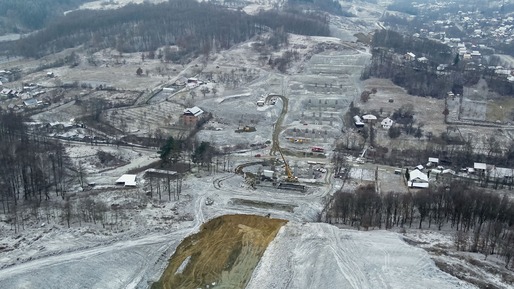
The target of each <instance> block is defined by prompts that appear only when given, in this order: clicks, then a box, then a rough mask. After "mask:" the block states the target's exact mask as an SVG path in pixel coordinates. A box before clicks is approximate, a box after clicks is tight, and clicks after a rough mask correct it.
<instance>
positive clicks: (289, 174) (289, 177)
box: [277, 146, 298, 183]
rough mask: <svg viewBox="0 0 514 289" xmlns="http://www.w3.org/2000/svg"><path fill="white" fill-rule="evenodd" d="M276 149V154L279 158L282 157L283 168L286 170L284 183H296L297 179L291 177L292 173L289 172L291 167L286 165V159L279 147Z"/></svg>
mask: <svg viewBox="0 0 514 289" xmlns="http://www.w3.org/2000/svg"><path fill="white" fill-rule="evenodd" d="M277 148H278V152H279V153H280V156H281V157H282V161H284V166H285V168H286V175H287V178H286V181H287V182H290V183H296V182H298V178H297V177H295V176H294V175H293V172H292V171H291V167H289V165H288V164H287V162H286V158H285V157H284V154H283V153H282V150H281V149H280V147H279V146H277Z"/></svg>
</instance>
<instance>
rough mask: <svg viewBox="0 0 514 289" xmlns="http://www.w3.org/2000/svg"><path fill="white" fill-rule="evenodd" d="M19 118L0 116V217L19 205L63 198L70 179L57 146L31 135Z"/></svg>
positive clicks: (61, 149)
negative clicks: (0, 206)
mask: <svg viewBox="0 0 514 289" xmlns="http://www.w3.org/2000/svg"><path fill="white" fill-rule="evenodd" d="M23 121H24V119H23V117H22V116H19V115H16V114H12V113H0V139H1V140H2V142H0V198H1V202H2V211H3V213H8V212H10V211H11V210H13V209H15V208H16V206H17V205H18V204H19V203H22V202H34V203H36V204H40V203H41V202H42V201H44V200H49V199H50V197H51V194H55V195H56V196H58V197H62V198H64V197H65V194H66V191H67V189H68V184H69V180H70V178H71V177H72V176H73V173H72V171H71V165H70V162H69V157H68V156H67V154H66V152H65V150H64V147H63V145H62V144H61V143H59V142H57V141H54V140H51V139H48V138H45V137H43V136H39V135H37V134H31V133H30V132H29V131H28V130H27V127H26V126H25V125H24V123H23Z"/></svg>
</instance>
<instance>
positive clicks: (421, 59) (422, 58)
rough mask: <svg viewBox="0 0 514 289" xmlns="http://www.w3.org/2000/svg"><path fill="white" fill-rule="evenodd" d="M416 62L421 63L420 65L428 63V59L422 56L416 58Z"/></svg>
mask: <svg viewBox="0 0 514 289" xmlns="http://www.w3.org/2000/svg"><path fill="white" fill-rule="evenodd" d="M418 62H421V63H428V58H426V57H424V56H423V57H420V58H418Z"/></svg>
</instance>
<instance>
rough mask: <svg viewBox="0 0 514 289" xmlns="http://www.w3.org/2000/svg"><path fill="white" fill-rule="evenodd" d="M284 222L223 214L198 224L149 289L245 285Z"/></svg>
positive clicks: (236, 286)
mask: <svg viewBox="0 0 514 289" xmlns="http://www.w3.org/2000/svg"><path fill="white" fill-rule="evenodd" d="M285 223H286V221H284V220H279V219H269V218H266V217H262V216H255V215H226V216H222V217H218V218H216V219H213V220H211V221H209V222H207V223H205V224H204V225H203V226H202V229H201V230H200V232H199V233H197V234H195V235H192V236H189V237H187V238H186V239H184V241H183V242H182V243H181V244H180V245H179V246H178V248H177V250H176V252H175V253H174V254H173V256H172V257H171V259H170V262H169V265H168V267H167V268H166V270H165V271H164V273H163V275H162V276H161V278H160V280H159V281H157V282H155V283H154V284H152V287H151V288H152V289H161V288H162V289H168V288H169V289H179V288H184V289H187V288H193V289H196V288H205V286H206V285H210V286H212V285H216V287H220V288H245V286H246V284H247V283H248V281H249V280H250V278H251V276H252V272H253V270H254V269H255V267H256V266H257V264H258V263H259V260H260V258H261V257H262V254H264V251H265V250H266V248H267V247H268V244H269V243H270V242H271V241H272V240H273V239H274V238H275V236H276V234H277V233H278V230H279V229H280V228H281V227H282V225H284V224H285Z"/></svg>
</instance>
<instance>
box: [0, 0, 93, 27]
mask: <svg viewBox="0 0 514 289" xmlns="http://www.w3.org/2000/svg"><path fill="white" fill-rule="evenodd" d="M85 2H88V0H23V1H20V0H2V1H0V34H2V33H23V32H28V31H32V30H36V29H41V28H43V27H44V26H45V25H47V24H48V23H50V22H52V20H53V19H55V18H57V17H60V16H62V15H63V13H64V12H65V11H67V10H70V9H74V8H77V7H78V6H79V5H80V4H83V3H85Z"/></svg>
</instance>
